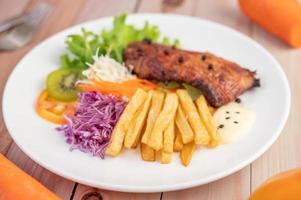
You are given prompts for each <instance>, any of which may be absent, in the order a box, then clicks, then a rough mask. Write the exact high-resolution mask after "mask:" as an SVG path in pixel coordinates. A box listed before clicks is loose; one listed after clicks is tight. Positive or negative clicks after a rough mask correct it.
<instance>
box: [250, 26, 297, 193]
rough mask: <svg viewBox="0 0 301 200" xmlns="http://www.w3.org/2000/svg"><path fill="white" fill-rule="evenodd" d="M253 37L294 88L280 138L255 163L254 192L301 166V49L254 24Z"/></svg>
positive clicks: (253, 167) (252, 184) (253, 168)
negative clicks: (274, 59)
mask: <svg viewBox="0 0 301 200" xmlns="http://www.w3.org/2000/svg"><path fill="white" fill-rule="evenodd" d="M252 37H253V38H254V39H255V40H257V41H258V42H259V43H260V44H262V45H263V46H264V47H265V48H267V50H269V51H270V52H271V53H272V54H273V55H274V56H275V57H276V59H277V60H278V61H279V62H280V64H281V65H282V68H283V69H284V72H285V73H286V75H287V78H288V81H289V83H290V88H291V95H292V96H291V97H292V101H291V111H290V115H289V119H288V121H287V123H286V126H285V128H284V130H283V131H282V134H281V136H280V137H279V139H278V140H277V141H276V142H275V143H274V145H272V147H271V148H270V149H269V150H268V151H267V152H266V153H265V154H264V155H263V156H261V157H260V158H259V159H257V160H256V161H255V162H253V163H252V183H251V186H252V191H254V190H255V189H256V188H257V187H258V186H259V185H260V184H261V183H262V182H263V181H264V180H266V179H267V178H268V177H270V176H272V175H274V174H276V173H279V172H281V171H285V170H288V169H292V168H295V167H300V165H301V156H300V155H301V148H300V141H301V123H300V119H301V113H300V111H301V106H300V101H301V93H300V91H301V82H300V72H301V68H300V66H301V59H300V58H301V49H292V48H290V47H289V46H287V45H286V44H285V43H283V42H282V41H280V40H279V39H277V38H276V37H274V36H272V35H271V34H269V33H267V32H266V31H264V30H263V29H261V28H260V27H258V26H256V25H254V26H253V28H252Z"/></svg>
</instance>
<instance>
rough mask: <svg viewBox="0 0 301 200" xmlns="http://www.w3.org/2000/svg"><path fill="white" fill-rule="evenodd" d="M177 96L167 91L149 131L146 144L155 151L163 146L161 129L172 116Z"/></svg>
mask: <svg viewBox="0 0 301 200" xmlns="http://www.w3.org/2000/svg"><path fill="white" fill-rule="evenodd" d="M178 104H179V102H178V97H177V95H176V94H174V93H167V95H166V98H165V101H164V105H163V109H162V111H161V112H160V114H159V116H158V117H157V119H156V122H155V125H154V128H153V130H152V132H151V135H150V139H149V141H148V143H147V144H148V146H150V147H152V148H153V149H155V150H156V151H158V150H160V149H162V147H163V131H164V130H165V129H166V128H167V126H168V124H169V123H170V121H171V120H172V119H173V118H174V116H175V113H176V111H177V107H178Z"/></svg>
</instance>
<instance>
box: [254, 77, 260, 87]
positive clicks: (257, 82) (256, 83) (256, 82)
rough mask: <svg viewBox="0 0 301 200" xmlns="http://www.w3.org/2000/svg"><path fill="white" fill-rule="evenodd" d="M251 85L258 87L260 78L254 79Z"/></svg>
mask: <svg viewBox="0 0 301 200" xmlns="http://www.w3.org/2000/svg"><path fill="white" fill-rule="evenodd" d="M253 87H260V79H259V78H255V79H254V83H253Z"/></svg>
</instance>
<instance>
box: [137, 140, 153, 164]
mask: <svg viewBox="0 0 301 200" xmlns="http://www.w3.org/2000/svg"><path fill="white" fill-rule="evenodd" d="M140 152H141V157H142V159H143V160H145V161H155V160H156V151H155V150H153V149H152V148H151V147H149V146H147V145H146V144H143V143H141V144H140Z"/></svg>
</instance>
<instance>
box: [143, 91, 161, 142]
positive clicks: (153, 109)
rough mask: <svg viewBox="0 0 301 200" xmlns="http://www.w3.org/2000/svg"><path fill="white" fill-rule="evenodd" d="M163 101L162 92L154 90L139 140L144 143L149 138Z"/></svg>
mask: <svg viewBox="0 0 301 200" xmlns="http://www.w3.org/2000/svg"><path fill="white" fill-rule="evenodd" d="M163 102H164V93H163V92H159V91H155V92H154V94H153V97H152V101H151V106H150V109H149V113H148V116H147V121H146V128H145V132H144V134H143V136H142V140H141V142H142V143H144V144H147V142H148V140H149V138H150V135H151V132H152V129H153V127H154V124H155V121H156V119H157V117H158V115H159V114H160V111H161V109H162V106H163Z"/></svg>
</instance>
